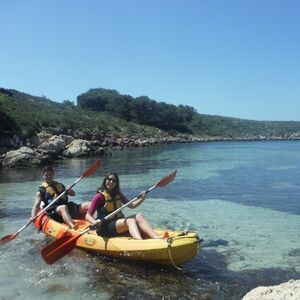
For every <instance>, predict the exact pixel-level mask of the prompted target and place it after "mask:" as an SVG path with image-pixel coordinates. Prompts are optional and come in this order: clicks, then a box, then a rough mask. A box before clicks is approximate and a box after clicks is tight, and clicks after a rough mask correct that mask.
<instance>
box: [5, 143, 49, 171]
mask: <svg viewBox="0 0 300 300" xmlns="http://www.w3.org/2000/svg"><path fill="white" fill-rule="evenodd" d="M52 161H53V160H52V158H51V157H50V155H48V154H47V153H45V152H43V151H42V152H40V151H35V150H32V149H30V148H28V147H21V148H20V149H18V150H13V151H9V152H7V153H6V155H5V156H4V158H3V161H2V166H3V167H4V168H17V167H30V166H32V165H38V166H39V165H46V164H50V163H51V162H52Z"/></svg>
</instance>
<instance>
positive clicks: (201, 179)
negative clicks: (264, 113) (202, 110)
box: [0, 141, 300, 299]
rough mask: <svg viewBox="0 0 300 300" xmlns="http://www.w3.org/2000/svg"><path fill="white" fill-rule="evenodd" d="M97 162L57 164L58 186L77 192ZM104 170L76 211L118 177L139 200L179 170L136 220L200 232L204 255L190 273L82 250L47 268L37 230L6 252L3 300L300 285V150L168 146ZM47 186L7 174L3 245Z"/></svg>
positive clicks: (221, 294) (234, 291) (33, 173)
mask: <svg viewBox="0 0 300 300" xmlns="http://www.w3.org/2000/svg"><path fill="white" fill-rule="evenodd" d="M95 159H96V158H89V159H73V160H66V161H61V162H57V163H56V164H55V170H56V178H57V179H59V180H60V181H62V182H64V183H65V184H67V185H68V184H72V183H73V182H74V181H75V180H76V179H77V178H78V177H79V176H80V175H81V174H82V173H83V172H84V171H85V170H86V169H87V168H88V167H89V166H90V165H92V164H93V163H94V162H95ZM102 163H103V164H102V167H101V169H100V170H99V171H98V172H97V173H96V174H94V176H92V177H90V178H87V179H84V180H82V181H80V182H79V183H78V185H77V186H76V188H75V190H76V192H77V195H76V198H75V199H76V201H77V202H81V201H86V200H90V199H91V197H92V196H93V193H94V191H95V189H96V187H97V186H98V185H100V183H101V181H102V179H103V176H104V175H105V174H106V173H107V172H109V171H111V170H114V171H117V172H118V173H119V175H120V179H121V188H122V190H123V192H124V193H125V194H126V195H127V196H128V198H133V197H135V196H136V195H137V194H138V193H139V192H140V191H141V190H145V189H147V188H149V187H151V186H152V185H153V184H155V183H156V182H157V181H158V180H159V179H161V178H163V177H164V176H166V175H168V174H170V173H171V172H172V171H173V170H175V169H176V170H177V176H176V178H175V180H174V181H173V182H172V183H170V184H169V185H168V186H166V187H164V188H161V189H155V190H153V191H152V192H151V193H150V194H149V196H148V199H147V200H146V201H145V202H144V203H143V204H142V205H141V206H140V207H138V208H137V209H135V210H134V211H135V212H136V211H140V212H142V213H143V214H144V215H146V216H147V218H148V219H149V220H150V221H151V223H152V224H153V225H154V226H157V227H164V228H170V229H180V230H190V231H197V232H198V233H199V235H200V236H201V238H203V240H204V241H203V242H202V249H201V251H200V252H199V254H198V255H197V256H196V257H195V258H194V259H193V260H191V261H190V262H188V263H187V264H185V265H184V266H183V270H182V271H177V270H176V269H174V268H172V267H161V266H159V267H157V266H151V265H145V264H142V263H127V262H123V261H118V260H114V259H109V258H105V257H101V256H95V255H91V254H87V253H85V252H83V251H81V250H77V249H76V250H75V251H73V252H72V254H71V255H69V256H67V257H66V258H64V259H62V260H60V261H59V262H57V263H56V264H55V265H53V266H47V265H46V264H45V263H44V262H43V260H42V258H41V256H40V250H41V249H42V248H43V246H45V245H46V244H47V243H49V241H50V239H49V238H46V237H45V236H44V235H43V234H37V233H36V231H35V230H34V229H33V226H31V227H29V228H27V229H26V230H24V231H23V232H22V233H21V234H20V235H19V236H18V237H17V238H16V239H15V240H14V241H11V242H10V243H8V244H6V245H5V246H2V247H1V249H0V251H1V252H0V262H1V269H0V278H1V279H0V283H1V285H0V299H21V298H22V299H27V298H28V299H29V298H36V299H49V298H52V299H63V298H66V297H68V298H71V297H72V298H73V299H83V298H86V297H89V298H90V299H111V298H113V299H124V298H133V297H135V298H138V299H139V298H143V299H158V298H167V299H201V297H204V296H208V295H210V296H211V299H241V297H242V295H244V294H245V293H246V292H247V291H249V290H250V289H252V288H253V287H255V286H257V285H265V284H268V285H269V284H278V283H280V282H283V281H287V280H288V279H291V278H293V279H299V278H300V230H299V229H300V200H299V195H300V186H299V182H300V171H299V170H300V142H298V141H276V142H271V141H268V142H263V141H262V142H214V143H198V144H178V145H163V146H154V147H149V148H142V149H129V150H125V151H121V152H117V151H116V152H113V155H112V156H109V157H105V158H102ZM39 183H40V169H38V168H32V169H30V170H1V171H0V189H1V193H0V204H1V208H0V234H1V236H4V235H6V234H11V233H14V232H16V230H17V229H19V228H20V227H22V226H23V225H24V224H25V223H26V222H27V220H28V216H29V214H30V209H31V206H32V201H33V196H34V194H35V191H36V186H37V185H38V184H39ZM132 212H133V211H132V210H130V209H127V208H126V209H125V213H126V214H129V213H132Z"/></svg>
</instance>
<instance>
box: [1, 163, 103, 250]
mask: <svg viewBox="0 0 300 300" xmlns="http://www.w3.org/2000/svg"><path fill="white" fill-rule="evenodd" d="M100 165H101V161H100V160H97V161H96V163H95V164H94V165H92V166H91V167H90V168H89V169H88V170H86V171H85V172H84V173H83V174H82V175H81V177H79V178H78V179H77V180H76V181H75V182H74V183H73V184H72V185H71V186H70V187H69V188H70V189H71V188H72V187H73V186H75V185H76V184H77V183H78V182H79V181H80V180H81V179H83V178H85V177H89V176H91V175H92V174H94V173H95V172H96V170H97V169H98V168H99V167H100ZM66 192H67V190H65V191H64V192H62V193H61V194H60V195H58V196H57V197H56V198H55V199H54V200H53V201H52V202H51V203H50V204H49V205H47V206H46V207H45V208H44V209H42V210H41V211H39V213H38V214H37V215H36V216H34V217H33V218H31V219H30V220H29V221H28V222H27V224H25V225H24V226H23V227H22V228H20V229H19V230H18V231H17V232H16V233H14V234H9V235H6V236H4V237H3V238H1V240H0V245H2V244H4V243H7V242H9V241H11V240H13V239H14V238H16V237H17V235H18V234H19V233H20V232H22V231H23V230H24V229H25V228H26V227H27V226H28V225H29V224H30V223H32V222H33V221H34V220H35V219H36V218H37V217H38V216H39V215H41V214H42V213H43V212H45V211H46V210H47V209H48V208H49V207H50V206H52V205H53V204H54V203H55V202H56V201H58V200H59V199H60V198H61V197H62V196H63V195H64V194H65V193H66Z"/></svg>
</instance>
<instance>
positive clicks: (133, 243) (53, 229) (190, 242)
mask: <svg viewBox="0 0 300 300" xmlns="http://www.w3.org/2000/svg"><path fill="white" fill-rule="evenodd" d="M76 224H77V225H78V229H76V230H70V229H69V228H68V226H67V225H66V224H62V223H59V222H56V221H55V220H53V219H51V218H49V217H48V216H47V215H45V214H42V215H40V216H39V217H38V218H37V219H36V220H35V222H34V225H35V227H36V228H38V229H39V230H41V231H43V232H44V233H45V234H46V235H49V236H52V237H54V238H56V239H57V238H61V237H63V236H69V237H72V236H77V235H78V234H79V233H80V232H82V231H83V230H84V229H85V228H87V227H88V226H89V225H90V224H89V223H88V222H87V221H85V220H76ZM155 231H156V233H157V234H158V235H159V236H160V237H161V238H159V239H143V240H134V239H132V238H131V237H129V236H119V237H109V238H108V237H101V236H98V235H97V233H96V232H95V231H94V230H90V231H89V232H87V233H85V234H83V235H82V236H80V237H79V238H78V239H77V241H76V247H78V248H81V249H84V250H86V251H93V252H97V253H100V254H101V255H105V256H110V257H115V258H119V259H126V260H134V261H145V262H152V263H157V264H163V265H172V264H173V265H181V264H183V263H185V262H187V261H189V260H191V259H192V258H193V257H194V256H196V255H197V253H198V251H199V241H200V240H199V237H198V234H197V233H193V232H181V231H169V230H168V231H167V230H161V229H155ZM166 235H167V236H166Z"/></svg>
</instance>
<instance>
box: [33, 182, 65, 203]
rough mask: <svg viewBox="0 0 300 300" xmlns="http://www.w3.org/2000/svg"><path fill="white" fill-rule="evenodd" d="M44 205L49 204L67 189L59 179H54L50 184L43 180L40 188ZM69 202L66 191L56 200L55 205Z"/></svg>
mask: <svg viewBox="0 0 300 300" xmlns="http://www.w3.org/2000/svg"><path fill="white" fill-rule="evenodd" d="M39 191H40V193H41V196H42V201H43V202H44V206H47V205H48V204H49V203H51V201H53V200H54V199H56V198H57V197H58V196H59V195H60V194H61V193H62V192H64V191H65V186H64V185H63V184H61V183H59V182H57V181H53V182H52V183H51V184H50V185H49V184H48V183H46V182H43V183H42V185H41V186H40V189H39ZM67 202H68V195H67V194H66V193H65V194H64V195H63V196H61V197H60V199H59V200H57V201H56V202H55V205H62V204H66V203H67Z"/></svg>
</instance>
